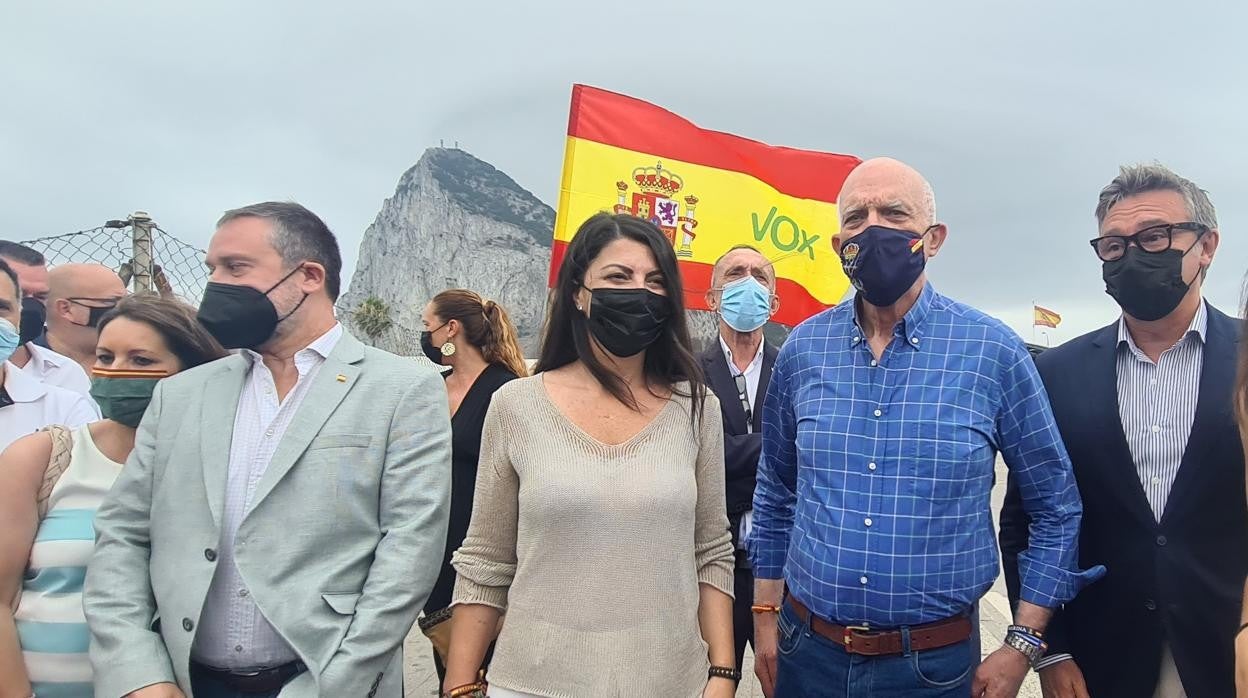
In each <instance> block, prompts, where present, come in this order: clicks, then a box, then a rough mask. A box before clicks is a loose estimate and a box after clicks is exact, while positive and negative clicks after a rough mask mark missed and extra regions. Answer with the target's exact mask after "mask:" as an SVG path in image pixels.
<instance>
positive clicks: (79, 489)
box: [14, 426, 121, 698]
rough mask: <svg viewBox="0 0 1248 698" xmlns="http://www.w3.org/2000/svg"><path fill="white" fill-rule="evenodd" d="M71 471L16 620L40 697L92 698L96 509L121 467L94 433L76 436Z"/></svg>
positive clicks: (42, 534)
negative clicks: (89, 608)
mask: <svg viewBox="0 0 1248 698" xmlns="http://www.w3.org/2000/svg"><path fill="white" fill-rule="evenodd" d="M73 440H74V444H73V450H72V451H71V452H70V461H69V467H68V468H66V470H65V472H64V473H63V474H62V475H61V479H60V480H59V481H57V483H56V487H54V488H53V489H52V494H51V496H50V497H49V498H48V514H47V516H46V517H45V518H44V519H43V521H42V522H40V524H39V530H38V532H37V533H36V534H35V543H34V546H33V547H31V550H30V561H29V562H28V563H27V567H26V575H25V577H24V579H23V581H22V597H21V602H20V603H19V605H18V607H17V613H16V614H15V615H14V620H16V621H17V636H18V641H19V642H20V643H21V646H22V655H23V657H24V658H25V661H26V672H27V673H28V674H29V675H30V681H31V684H33V687H34V691H35V695H37V696H39V698H79V697H81V698H91V695H92V689H91V661H90V659H89V658H88V657H87V646H88V644H89V642H90V635H89V634H88V632H87V620H86V617H85V616H84V615H83V612H82V583H83V580H84V579H85V578H86V574H87V561H88V560H89V559H90V558H91V551H92V549H93V548H94V547H95V529H94V527H93V522H94V519H95V510H96V508H97V507H99V505H100V502H101V501H102V500H103V499H104V495H106V494H108V490H109V488H111V487H112V486H113V481H114V480H116V479H117V476H118V475H119V474H120V473H121V464H119V463H114V462H113V461H111V460H109V459H108V458H107V457H105V455H104V454H103V453H101V452H100V450H99V449H98V448H96V446H95V441H93V440H92V439H91V432H90V430H89V429H88V427H86V426H83V427H79V428H77V429H75V430H74V432H73Z"/></svg>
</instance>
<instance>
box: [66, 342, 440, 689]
mask: <svg viewBox="0 0 1248 698" xmlns="http://www.w3.org/2000/svg"><path fill="white" fill-rule="evenodd" d="M246 368H247V363H246V360H245V359H243V358H242V357H240V356H237V355H235V356H230V357H227V358H224V359H221V360H219V361H215V362H213V363H210V364H207V365H204V366H199V367H197V368H194V369H191V370H189V371H185V372H183V373H180V374H178V375H176V376H172V377H170V378H168V379H166V380H163V381H161V382H160V383H159V384H158V385H157V388H156V393H155V396H154V397H153V399H152V403H151V406H150V407H149V408H148V410H147V414H146V415H145V416H144V418H143V422H142V424H141V425H140V426H139V430H138V435H137V437H136V438H135V444H134V452H133V453H131V455H130V460H129V461H127V463H126V467H125V468H124V469H123V470H122V473H121V476H120V477H119V478H118V479H117V482H116V484H115V485H114V486H113V489H112V491H111V492H110V493H109V495H108V497H107V498H106V499H105V500H104V503H103V504H102V505H101V506H100V509H99V512H98V513H97V515H96V520H95V526H96V536H97V543H96V548H95V554H94V555H93V557H92V558H91V563H90V566H89V568H88V571H87V580H86V588H85V592H84V601H83V605H84V607H85V609H86V614H87V622H88V623H89V624H90V627H91V663H92V665H93V666H94V668H95V695H96V696H97V697H98V698H119V697H120V696H124V695H125V694H126V693H128V692H130V691H133V690H136V689H138V688H141V687H143V686H147V685H150V684H153V683H158V682H163V681H168V682H176V683H177V684H178V686H179V687H181V689H182V690H183V692H185V693H186V694H187V696H190V695H191V691H190V679H189V661H190V650H191V642H192V641H193V640H194V638H195V629H196V627H197V626H198V624H199V614H200V610H201V609H202V608H203V605H204V599H205V597H206V596H207V592H208V585H209V583H210V582H211V581H212V577H213V571H214V570H215V569H216V559H217V555H216V548H217V545H218V542H219V540H220V537H221V529H220V524H221V515H222V508H223V503H224V499H225V489H226V475H227V471H228V469H229V453H230V440H231V436H232V432H233V429H234V415H235V412H236V411H237V409H238V401H239V394H240V392H241V391H242V387H243V384H244V378H245V376H246ZM450 464H451V425H450V418H449V410H448V408H447V400H446V391H445V388H444V386H443V384H442V378H441V377H440V376H439V375H438V374H437V373H435V372H434V371H433V370H431V369H428V368H422V367H420V366H419V365H418V364H417V363H416V362H415V361H412V360H410V359H402V358H399V357H397V356H394V355H392V354H388V353H386V352H383V351H379V350H377V349H373V348H371V347H366V346H364V345H363V344H361V343H360V342H359V341H358V340H356V339H355V338H353V337H351V336H350V335H349V334H346V333H344V334H343V336H342V339H341V340H340V341H339V342H338V345H337V346H336V347H335V348H334V350H333V351H332V352H331V354H330V356H329V358H328V359H327V360H326V362H325V364H324V365H323V366H322V367H321V370H320V372H319V373H318V374H317V376H316V378H315V382H314V383H313V384H312V385H311V386H309V390H308V393H307V395H306V396H305V398H304V401H303V403H302V404H301V405H300V407H299V412H298V414H297V415H296V416H295V418H294V421H293V422H292V423H291V425H290V427H289V428H288V430H287V431H286V433H285V435H284V437H283V438H282V441H281V443H280V444H279V445H278V448H277V452H276V453H275V454H274V456H273V460H272V461H271V462H270V464H269V466H268V469H267V470H266V471H265V472H264V475H263V476H262V477H261V479H260V482H259V484H258V485H257V488H256V492H255V495H254V498H253V500H252V508H251V509H250V511H248V513H247V514H246V517H245V518H244V519H243V521H242V524H241V525H240V527H239V529H238V536H237V537H236V539H235V557H236V563H237V565H238V569H239V572H240V573H241V574H242V576H243V578H244V579H245V580H246V583H247V588H248V589H249V590H251V592H252V596H253V598H254V600H255V602H256V604H257V605H258V606H259V607H260V610H261V611H262V612H263V613H264V617H265V618H266V619H268V621H269V622H270V623H271V624H272V625H273V627H274V628H275V629H276V630H277V631H278V632H279V633H280V634H281V635H282V637H283V638H285V640H286V641H287V642H288V643H289V644H290V646H291V647H292V648H294V650H295V651H296V652H297V653H298V654H299V657H300V658H301V659H302V660H303V662H304V663H305V664H307V665H308V671H307V672H305V673H304V674H303V675H302V676H300V677H299V678H297V679H295V680H294V681H292V682H291V683H289V684H287V686H286V688H285V689H284V690H283V691H282V693H281V695H282V697H283V698H312V697H314V696H334V697H335V698H337V697H339V696H342V697H347V696H358V697H359V698H365V697H366V696H384V697H391V698H400V697H401V696H402V695H403V676H402V654H403V653H402V651H401V650H402V644H403V638H404V636H406V635H407V633H408V631H409V630H410V629H411V626H412V623H413V621H414V620H415V618H416V614H417V611H418V609H419V608H420V607H421V606H422V605H423V604H424V602H425V598H426V597H427V596H428V595H429V591H430V589H432V588H433V583H434V581H435V579H436V577H437V575H438V568H439V566H440V564H441V560H442V548H443V546H444V545H445V544H446V525H447V516H448V511H449V509H448V507H449V505H448V501H449V497H450V482H451V480H450ZM158 619H159V623H157V622H156V621H157V620H158Z"/></svg>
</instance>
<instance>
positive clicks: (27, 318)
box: [20, 296, 48, 344]
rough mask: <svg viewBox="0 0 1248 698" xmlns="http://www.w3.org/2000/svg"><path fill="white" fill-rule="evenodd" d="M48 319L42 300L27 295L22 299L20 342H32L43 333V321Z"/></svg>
mask: <svg viewBox="0 0 1248 698" xmlns="http://www.w3.org/2000/svg"><path fill="white" fill-rule="evenodd" d="M47 321H48V309H47V306H45V305H44V304H43V301H41V300H39V299H38V298H32V297H30V296H27V297H26V298H23V299H22V320H21V322H22V331H21V338H20V340H21V343H22V344H25V343H27V342H33V341H34V340H36V339H38V337H39V335H41V334H43V326H44V323H46V322H47Z"/></svg>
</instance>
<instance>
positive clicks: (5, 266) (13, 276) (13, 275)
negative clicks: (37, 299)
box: [0, 259, 22, 300]
mask: <svg viewBox="0 0 1248 698" xmlns="http://www.w3.org/2000/svg"><path fill="white" fill-rule="evenodd" d="M0 271H2V272H4V273H5V275H7V276H8V277H9V279H10V280H11V281H12V282H13V292H14V293H16V294H17V298H18V300H21V298H22V285H21V284H19V283H17V272H15V271H13V267H11V266H9V263H8V262H6V261H4V260H3V259H0Z"/></svg>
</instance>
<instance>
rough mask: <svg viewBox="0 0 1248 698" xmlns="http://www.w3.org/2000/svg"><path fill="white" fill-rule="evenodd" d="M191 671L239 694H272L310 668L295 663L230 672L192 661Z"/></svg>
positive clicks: (297, 662)
mask: <svg viewBox="0 0 1248 698" xmlns="http://www.w3.org/2000/svg"><path fill="white" fill-rule="evenodd" d="M191 669H192V670H194V671H199V672H202V673H204V674H206V675H208V676H210V677H212V678H213V679H215V680H217V681H220V682H221V683H223V684H225V685H226V686H228V687H229V688H230V689H231V690H234V691H238V692H239V693H270V692H272V691H276V690H278V689H279V688H281V687H282V686H285V685H286V683H287V682H288V681H290V680H291V679H293V678H295V677H296V676H298V675H300V674H302V673H303V672H305V671H307V670H308V667H307V666H306V665H305V664H304V663H303V662H299V661H295V662H290V663H289V664H283V665H281V666H277V667H273V668H272V669H261V670H259V671H230V670H228V669H213V668H212V667H210V666H207V665H204V664H200V663H199V662H197V661H195V660H191Z"/></svg>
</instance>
